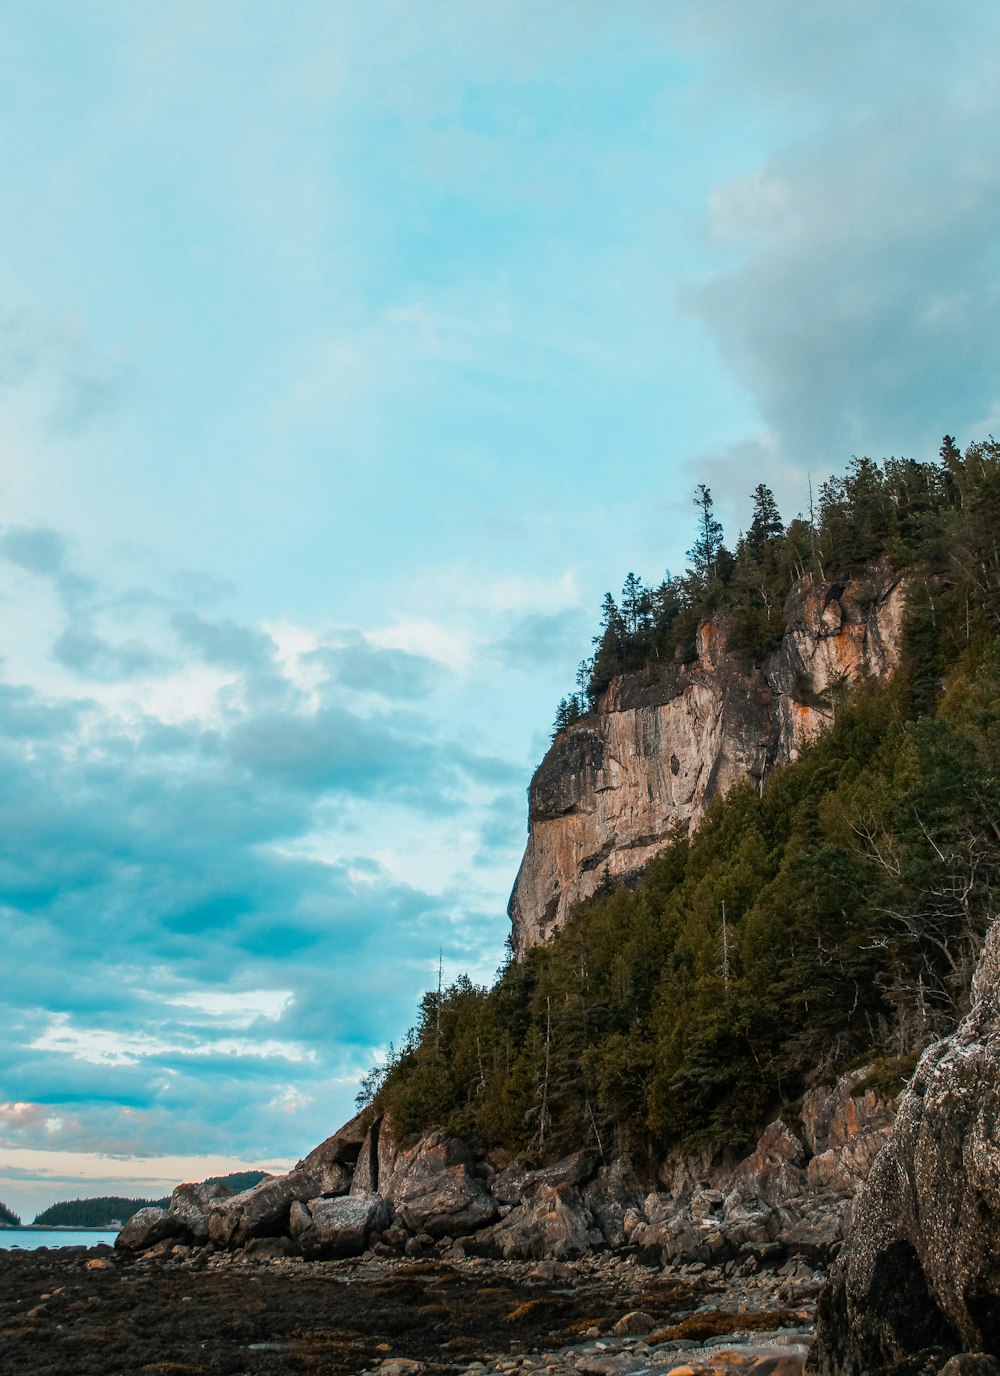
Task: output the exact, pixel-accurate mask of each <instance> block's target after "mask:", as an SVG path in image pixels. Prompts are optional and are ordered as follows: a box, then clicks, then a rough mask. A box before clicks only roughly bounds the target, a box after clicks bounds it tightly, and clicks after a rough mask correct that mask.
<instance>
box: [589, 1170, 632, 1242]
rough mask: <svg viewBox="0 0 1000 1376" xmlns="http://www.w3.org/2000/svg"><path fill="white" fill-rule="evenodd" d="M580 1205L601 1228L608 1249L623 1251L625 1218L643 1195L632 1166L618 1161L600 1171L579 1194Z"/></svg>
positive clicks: (625, 1238) (625, 1233) (625, 1239)
mask: <svg viewBox="0 0 1000 1376" xmlns="http://www.w3.org/2000/svg"><path fill="white" fill-rule="evenodd" d="M582 1194H583V1202H584V1205H585V1206H586V1208H587V1210H588V1212H589V1213H590V1215H591V1217H592V1218H593V1220H594V1222H595V1223H596V1224H597V1226H598V1228H600V1230H601V1233H602V1235H603V1237H604V1241H605V1242H606V1243H607V1245H608V1246H609V1247H612V1248H615V1249H618V1248H620V1247H624V1246H625V1244H626V1241H627V1240H628V1239H627V1229H626V1226H625V1219H626V1216H627V1215H628V1214H629V1212H630V1211H632V1210H634V1209H635V1207H636V1205H637V1204H638V1203H639V1200H640V1198H641V1195H642V1192H641V1190H640V1188H639V1182H638V1180H637V1179H636V1177H635V1174H634V1172H633V1170H632V1163H631V1162H630V1161H629V1160H628V1159H627V1158H625V1157H617V1158H616V1159H615V1160H613V1161H612V1162H611V1165H610V1166H606V1167H602V1168H601V1170H600V1171H598V1173H597V1175H596V1176H595V1177H594V1179H593V1180H591V1181H589V1182H588V1183H587V1184H586V1185H585V1186H584V1187H583V1190H582Z"/></svg>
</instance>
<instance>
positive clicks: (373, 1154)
mask: <svg viewBox="0 0 1000 1376" xmlns="http://www.w3.org/2000/svg"><path fill="white" fill-rule="evenodd" d="M382 1121H383V1120H382V1119H381V1118H376V1119H375V1121H374V1122H373V1123H372V1125H371V1127H369V1129H368V1131H367V1132H366V1134H365V1139H364V1141H363V1142H362V1144H361V1150H360V1151H359V1153H358V1159H357V1161H356V1162H355V1166H354V1175H353V1176H352V1178H351V1189H350V1193H351V1194H361V1195H365V1194H374V1193H375V1192H376V1190H377V1189H378V1176H379V1163H378V1139H379V1135H380V1133H381V1131H382Z"/></svg>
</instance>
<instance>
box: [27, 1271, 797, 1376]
mask: <svg viewBox="0 0 1000 1376" xmlns="http://www.w3.org/2000/svg"><path fill="white" fill-rule="evenodd" d="M818 1288H819V1277H817V1276H812V1275H805V1274H798V1275H790V1274H787V1273H786V1274H785V1275H782V1274H780V1273H779V1272H774V1273H770V1274H768V1275H767V1276H763V1275H761V1276H757V1277H754V1278H753V1279H752V1281H750V1282H749V1283H748V1284H744V1285H743V1286H742V1287H734V1286H733V1284H732V1282H730V1283H728V1284H727V1283H726V1282H725V1281H724V1280H723V1278H722V1276H721V1273H719V1272H717V1271H715V1270H713V1269H711V1268H704V1267H701V1268H698V1267H695V1268H691V1267H688V1268H680V1269H673V1270H662V1269H661V1268H658V1267H657V1268H654V1267H645V1266H641V1265H638V1264H636V1262H635V1260H634V1258H621V1257H618V1258H615V1257H607V1256H605V1257H603V1258H600V1259H597V1258H586V1259H582V1260H581V1261H579V1262H577V1263H574V1264H572V1265H563V1264H560V1263H553V1262H542V1263H540V1264H535V1265H533V1264H531V1263H525V1262H521V1263H515V1262H494V1261H486V1260H483V1259H480V1258H469V1259H467V1260H465V1261H447V1260H443V1259H442V1260H438V1259H424V1260H417V1261H413V1260H409V1259H405V1258H401V1259H398V1260H397V1259H388V1258H374V1259H352V1260H346V1261H329V1262H305V1261H302V1260H301V1259H291V1258H284V1257H282V1258H274V1257H264V1256H262V1257H254V1258H234V1257H232V1256H226V1255H220V1254H218V1253H214V1252H212V1251H211V1250H209V1249H191V1248H184V1247H177V1248H174V1249H172V1250H171V1252H169V1253H166V1254H164V1255H160V1256H157V1257H155V1258H153V1257H136V1256H132V1255H128V1254H123V1253H121V1252H120V1251H119V1252H114V1251H112V1250H111V1249H110V1248H107V1247H99V1248H98V1249H96V1250H95V1251H76V1252H66V1251H62V1252H54V1251H48V1252H47V1251H6V1252H3V1253H0V1373H3V1376H7V1374H8V1373H10V1374H11V1376H13V1373H15V1372H17V1373H22V1372H24V1371H25V1370H30V1371H32V1372H33V1373H35V1376H68V1374H69V1373H73V1374H74V1376H115V1373H125V1372H128V1373H133V1372H158V1373H170V1376H240V1374H241V1373H246V1376H325V1374H327V1373H334V1372H345V1373H362V1372H373V1373H374V1372H378V1373H379V1374H380V1376H418V1374H419V1373H427V1376H438V1374H440V1376H446V1374H447V1376H459V1374H460V1373H461V1374H464V1373H468V1376H480V1373H485V1372H506V1373H508V1376H513V1374H514V1373H519V1372H524V1373H530V1372H537V1373H543V1372H544V1373H548V1376H564V1373H565V1376H569V1373H581V1376H605V1374H607V1376H613V1373H619V1372H621V1373H633V1372H640V1371H644V1372H653V1373H667V1372H675V1373H676V1374H677V1376H681V1373H692V1372H693V1373H698V1374H699V1376H708V1373H714V1372H722V1371H726V1372H738V1371H748V1372H756V1373H757V1376H764V1373H769V1374H770V1376H797V1373H799V1372H800V1371H801V1370H802V1366H803V1363H804V1360H805V1354H806V1351H807V1348H808V1343H809V1341H810V1338H811V1333H812V1328H811V1324H812V1314H813V1304H814V1298H815V1294H816V1291H817V1290H818Z"/></svg>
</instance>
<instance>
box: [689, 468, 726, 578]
mask: <svg viewBox="0 0 1000 1376" xmlns="http://www.w3.org/2000/svg"><path fill="white" fill-rule="evenodd" d="M694 504H695V506H696V508H697V510H698V537H697V539H696V540H695V542H694V544H693V545H692V546H691V548H690V549H689V550H688V551H687V557H688V558H689V559H690V560H691V565H692V568H693V570H694V573H695V575H696V576H697V578H698V579H700V581H701V582H702V583H711V582H713V581H714V579H715V576H716V564H717V562H718V558H719V555H720V553H721V552H722V523H721V522H720V521H719V520H717V519H716V515H715V508H714V505H713V503H712V493H711V490H710V489H709V488H708V487H706V486H705V484H704V483H699V484H698V486H697V487H696V488H695V497H694Z"/></svg>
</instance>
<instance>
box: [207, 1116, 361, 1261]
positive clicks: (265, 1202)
mask: <svg viewBox="0 0 1000 1376" xmlns="http://www.w3.org/2000/svg"><path fill="white" fill-rule="evenodd" d="M370 1122H371V1111H370V1110H365V1112H363V1113H359V1114H358V1116H357V1117H356V1118H352V1119H351V1121H350V1122H349V1123H345V1125H344V1126H343V1127H342V1128H339V1129H338V1130H337V1131H336V1132H335V1133H334V1134H333V1136H332V1137H328V1138H327V1139H326V1140H325V1141H324V1142H321V1143H320V1144H319V1146H318V1147H314V1148H313V1150H312V1151H311V1152H310V1153H309V1155H308V1156H306V1157H304V1158H303V1159H302V1160H301V1161H299V1162H298V1164H297V1165H296V1166H295V1168H294V1170H291V1171H289V1172H288V1174H287V1175H276V1176H273V1177H272V1178H271V1179H270V1180H262V1181H261V1182H260V1184H259V1185H255V1186H254V1187H253V1189H250V1190H243V1191H242V1193H240V1194H234V1195H231V1196H230V1197H229V1198H228V1199H225V1200H223V1201H222V1202H220V1203H217V1204H215V1205H214V1206H213V1207H212V1210H211V1212H210V1214H209V1221H208V1236H209V1238H210V1240H211V1241H212V1242H213V1243H214V1244H215V1245H216V1247H228V1248H234V1247H242V1246H244V1244H245V1243H247V1242H249V1240H250V1239H251V1238H254V1237H277V1236H281V1235H284V1234H287V1232H288V1221H289V1210H290V1208H291V1206H292V1203H293V1202H294V1201H295V1200H307V1199H316V1198H319V1197H320V1196H326V1197H331V1198H332V1197H335V1196H337V1195H343V1194H346V1193H347V1191H348V1190H349V1189H350V1186H351V1177H352V1175H353V1165H354V1162H355V1161H356V1160H357V1158H358V1155H359V1153H360V1151H361V1147H362V1144H363V1143H364V1141H365V1139H366V1137H367V1136H368V1127H369V1124H370Z"/></svg>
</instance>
